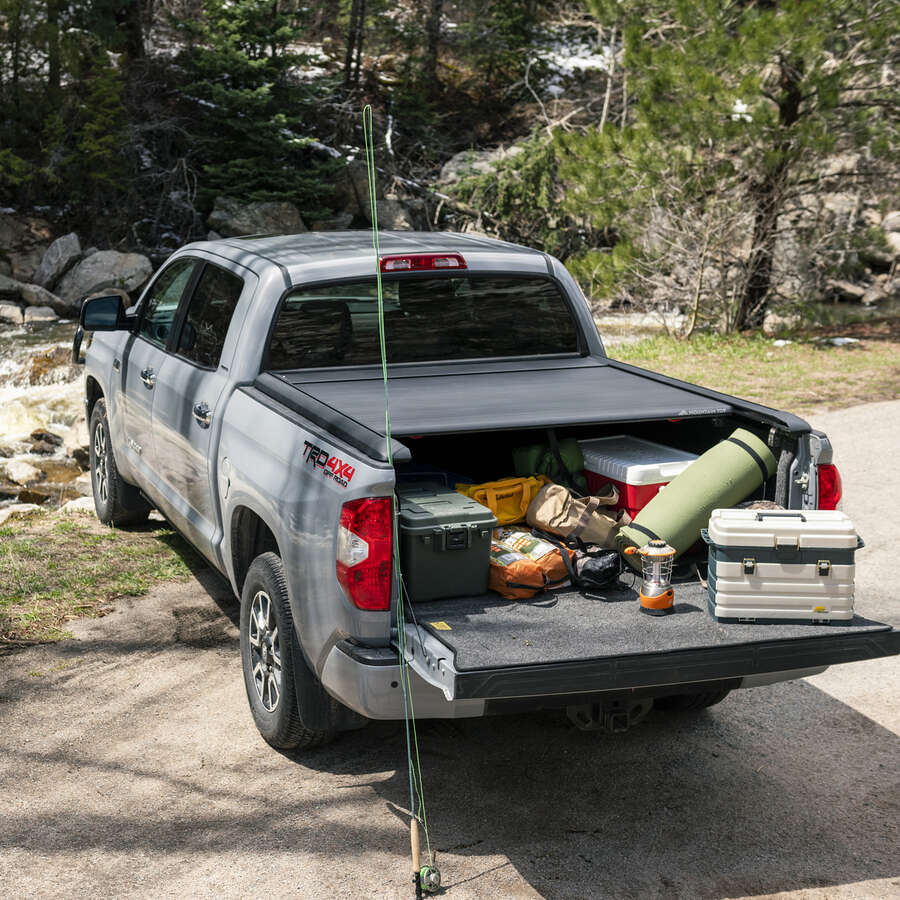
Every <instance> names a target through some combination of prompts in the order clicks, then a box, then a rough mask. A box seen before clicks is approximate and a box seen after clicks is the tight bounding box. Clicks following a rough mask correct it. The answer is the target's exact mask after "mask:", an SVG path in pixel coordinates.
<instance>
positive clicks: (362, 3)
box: [353, 0, 366, 85]
mask: <svg viewBox="0 0 900 900" xmlns="http://www.w3.org/2000/svg"><path fill="white" fill-rule="evenodd" d="M365 26H366V0H359V23H358V27H357V29H356V64H355V65H354V67H353V83H354V84H355V85H359V73H360V72H361V71H362V51H363V41H364V38H365V36H366V27H365Z"/></svg>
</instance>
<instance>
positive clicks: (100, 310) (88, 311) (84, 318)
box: [78, 294, 131, 331]
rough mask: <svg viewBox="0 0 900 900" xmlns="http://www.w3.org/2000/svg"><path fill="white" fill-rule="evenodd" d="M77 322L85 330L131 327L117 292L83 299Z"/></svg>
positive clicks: (126, 328) (113, 329) (124, 329)
mask: <svg viewBox="0 0 900 900" xmlns="http://www.w3.org/2000/svg"><path fill="white" fill-rule="evenodd" d="M78 322H79V324H80V325H81V327H82V328H83V329H84V330H85V331H127V330H128V329H129V328H131V322H129V321H128V318H127V317H126V315H125V304H124V303H123V302H122V298H121V297H120V296H119V295H118V294H110V295H109V296H108V297H91V299H90V300H85V301H84V303H83V304H82V307H81V316H80V317H79V319H78Z"/></svg>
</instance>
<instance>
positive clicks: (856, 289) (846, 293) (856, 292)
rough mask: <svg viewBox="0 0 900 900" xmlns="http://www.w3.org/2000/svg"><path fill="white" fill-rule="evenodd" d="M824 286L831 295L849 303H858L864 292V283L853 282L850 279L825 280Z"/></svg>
mask: <svg viewBox="0 0 900 900" xmlns="http://www.w3.org/2000/svg"><path fill="white" fill-rule="evenodd" d="M826 287H827V288H828V292H829V293H830V294H831V295H832V296H834V297H837V298H838V299H839V300H845V301H847V302H849V303H859V302H860V301H861V300H862V298H863V295H864V294H865V293H866V288H865V285H862V284H853V282H852V281H840V280H836V279H831V280H829V281H828V282H827V284H826Z"/></svg>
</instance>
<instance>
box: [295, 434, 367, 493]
mask: <svg viewBox="0 0 900 900" xmlns="http://www.w3.org/2000/svg"><path fill="white" fill-rule="evenodd" d="M303 458H304V459H305V460H306V462H308V463H309V464H310V465H311V466H312V467H313V468H314V469H320V470H321V471H322V474H323V475H326V476H327V477H328V478H331V479H333V480H334V481H336V482H337V483H338V484H339V485H340V486H341V487H347V485H348V484H350V482H351V481H352V480H353V473H354V472H355V471H356V469H354V468H353V466H351V465H350V463H347V462H344V461H343V460H342V459H341V458H340V457H338V456H332V455H331V453H330V452H329V451H328V450H323V449H322V448H321V447H317V446H316V445H315V444H311V443H310V442H309V441H304V442H303Z"/></svg>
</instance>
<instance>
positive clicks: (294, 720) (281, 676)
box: [241, 553, 337, 750]
mask: <svg viewBox="0 0 900 900" xmlns="http://www.w3.org/2000/svg"><path fill="white" fill-rule="evenodd" d="M241 664H242V666H243V669H244V686H245V688H246V689H247V699H248V700H249V702H250V710H251V712H252V713H253V721H254V722H255V723H256V727H257V728H258V729H259V733H260V734H261V735H262V736H263V738H264V739H265V740H266V741H267V742H268V743H269V744H271V745H272V746H273V747H276V748H277V749H279V750H296V749H310V748H312V747H320V746H322V744H325V743H327V742H328V741H330V740H331V739H332V738H333V737H334V735H335V733H336V731H337V728H336V727H335V723H334V721H332V722H331V723H330V724H329V726H328V727H325V728H321V727H316V728H311V727H309V722H308V721H304V717H303V713H304V710H303V709H302V705H301V704H300V703H299V702H298V696H297V686H298V684H300V685H302V686H305V687H308V688H314V687H315V686H319V687H320V685H319V682H318V679H317V678H316V677H315V675H314V674H313V673H312V672H311V671H310V670H309V667H308V666H307V665H306V662H305V661H304V659H303V655H302V653H301V652H300V648H299V646H298V644H297V636H296V634H295V632H294V620H293V617H292V615H291V607H290V603H289V601H288V592H287V584H286V583H285V579H284V568H283V566H282V563H281V559H280V558H279V557H278V555H277V554H275V553H263V554H261V555H260V556H257V557H256V559H255V560H253V563H252V565H251V566H250V569H249V570H248V572H247V577H246V579H245V580H244V589H243V591H242V593H241ZM304 693H306V692H305V691H304ZM328 700H329V703H330V704H331V705H333V706H334V707H335V708H336V703H335V701H333V700H331V698H328ZM335 718H336V717H334V716H333V717H332V720H334V719H335ZM318 724H321V723H318Z"/></svg>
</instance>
